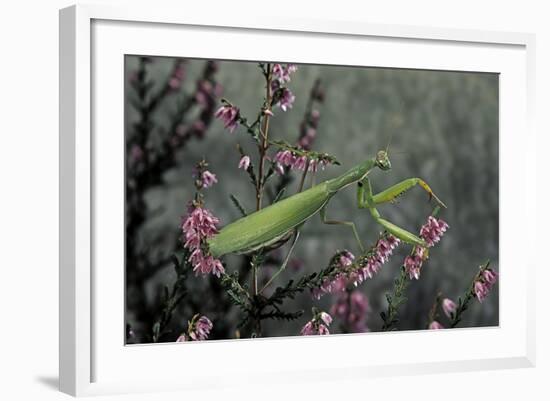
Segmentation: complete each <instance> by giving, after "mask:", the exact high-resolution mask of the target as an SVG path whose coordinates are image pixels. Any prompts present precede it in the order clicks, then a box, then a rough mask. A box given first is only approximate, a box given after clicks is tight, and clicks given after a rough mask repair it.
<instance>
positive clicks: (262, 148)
mask: <svg viewBox="0 0 550 401" xmlns="http://www.w3.org/2000/svg"><path fill="white" fill-rule="evenodd" d="M265 86H266V88H265V107H266V110H268V111H271V102H272V96H273V94H272V93H271V64H267V68H266V73H265ZM269 117H270V115H269V113H264V116H263V120H262V127H261V140H260V143H259V145H258V149H259V152H260V165H259V167H258V178H257V181H256V210H260V209H261V208H262V195H263V192H264V164H265V156H266V152H267V148H268V147H269V141H268V132H269ZM257 294H258V271H257V266H256V265H254V266H253V271H252V295H257Z"/></svg>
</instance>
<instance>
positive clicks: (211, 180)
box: [201, 170, 218, 188]
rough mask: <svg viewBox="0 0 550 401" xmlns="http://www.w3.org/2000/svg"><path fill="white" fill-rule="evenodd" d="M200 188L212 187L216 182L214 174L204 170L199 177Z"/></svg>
mask: <svg viewBox="0 0 550 401" xmlns="http://www.w3.org/2000/svg"><path fill="white" fill-rule="evenodd" d="M201 181H202V187H203V188H210V187H211V186H212V185H214V184H215V183H217V182H218V179H217V178H216V175H215V174H212V173H211V172H210V171H208V170H205V171H203V172H202V175H201Z"/></svg>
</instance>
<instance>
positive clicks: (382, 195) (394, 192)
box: [372, 178, 447, 208]
mask: <svg viewBox="0 0 550 401" xmlns="http://www.w3.org/2000/svg"><path fill="white" fill-rule="evenodd" d="M416 185H419V186H420V187H422V188H423V189H424V190H425V191H426V192H427V193H428V195H429V196H430V199H431V198H434V199H435V200H436V201H437V203H439V204H440V205H441V206H443V207H445V208H446V207H447V206H445V204H444V203H443V202H442V201H441V199H439V198H438V197H437V196H436V195H435V194H434V193H433V191H432V189H431V188H430V186H429V185H428V184H426V182H425V181H424V180H421V179H420V178H408V179H406V180H403V181H401V182H398V183H397V184H395V185H392V186H391V187H389V188H388V189H386V190H384V191H382V192H379V193H377V194H376V195H373V196H372V201H373V202H374V204H376V205H379V204H381V203H385V202H394V201H395V200H396V199H397V198H398V197H399V196H401V195H402V194H403V193H405V192H407V191H408V190H409V189H411V188H413V187H414V186H416Z"/></svg>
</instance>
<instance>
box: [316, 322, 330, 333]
mask: <svg viewBox="0 0 550 401" xmlns="http://www.w3.org/2000/svg"><path fill="white" fill-rule="evenodd" d="M318 334H319V335H320V336H326V335H328V334H330V331H328V327H327V326H325V325H324V324H320V325H319V331H318Z"/></svg>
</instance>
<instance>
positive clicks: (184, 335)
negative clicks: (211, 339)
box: [176, 333, 189, 343]
mask: <svg viewBox="0 0 550 401" xmlns="http://www.w3.org/2000/svg"><path fill="white" fill-rule="evenodd" d="M185 341H189V340H188V339H187V334H185V333H183V334H181V335H180V336H179V337H178V339H177V340H176V342H177V343H183V342H185Z"/></svg>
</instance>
